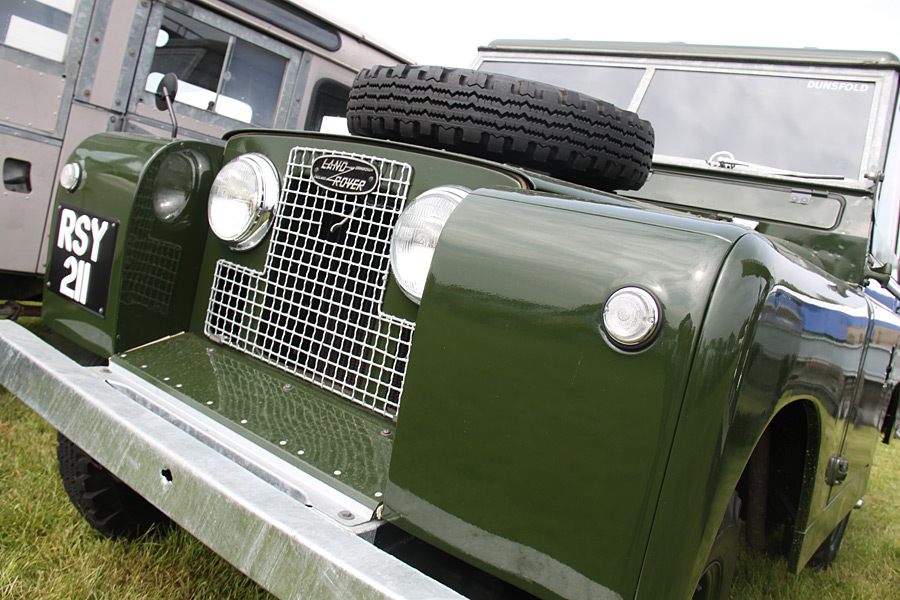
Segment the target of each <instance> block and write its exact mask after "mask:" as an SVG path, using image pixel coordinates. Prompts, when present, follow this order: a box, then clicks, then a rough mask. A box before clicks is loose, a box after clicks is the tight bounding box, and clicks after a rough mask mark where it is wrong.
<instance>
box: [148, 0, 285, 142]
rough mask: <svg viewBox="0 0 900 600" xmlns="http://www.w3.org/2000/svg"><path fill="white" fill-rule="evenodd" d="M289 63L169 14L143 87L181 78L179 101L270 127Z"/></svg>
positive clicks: (212, 28) (217, 31)
mask: <svg viewBox="0 0 900 600" xmlns="http://www.w3.org/2000/svg"><path fill="white" fill-rule="evenodd" d="M287 63H288V60H287V58H285V57H283V56H279V55H278V54H275V53H273V52H270V51H269V50H266V49H264V48H261V47H259V46H257V45H254V44H252V43H250V42H247V41H246V40H243V39H238V38H237V37H235V36H233V35H230V34H229V33H226V32H224V31H221V30H219V29H216V28H215V27H212V26H210V25H207V24H206V23H201V22H200V21H197V20H196V19H193V18H191V17H188V16H186V15H182V14H181V13H178V12H175V11H172V10H169V9H168V8H167V9H166V11H165V14H164V16H163V22H162V25H161V27H160V29H159V33H158V34H157V38H156V48H155V51H154V54H153V61H152V63H151V66H150V75H149V76H148V77H147V82H146V84H145V89H146V90H147V91H149V92H155V91H156V88H157V86H158V85H159V82H160V80H161V79H162V77H163V75H165V74H166V73H169V72H172V73H175V74H176V75H177V76H178V80H179V83H178V95H177V97H176V101H177V102H181V103H183V104H188V105H190V106H193V107H195V108H199V109H201V110H204V111H210V112H214V113H216V114H219V115H222V116H225V117H228V118H230V119H234V120H235V121H240V122H242V123H250V124H253V125H257V126H260V127H271V126H272V125H273V123H274V121H275V114H276V112H277V110H278V99H279V97H280V96H281V88H282V82H283V80H284V75H285V70H286V67H287Z"/></svg>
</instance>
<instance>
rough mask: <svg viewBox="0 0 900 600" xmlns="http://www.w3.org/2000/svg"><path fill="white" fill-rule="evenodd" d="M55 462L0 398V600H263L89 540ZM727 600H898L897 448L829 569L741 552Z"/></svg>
mask: <svg viewBox="0 0 900 600" xmlns="http://www.w3.org/2000/svg"><path fill="white" fill-rule="evenodd" d="M55 452H56V434H55V431H54V430H53V429H52V428H51V427H50V426H49V425H48V424H47V423H46V422H44V421H43V420H42V419H41V418H40V417H38V416H37V415H36V414H35V413H34V412H32V411H31V410H30V409H29V408H28V407H27V406H25V405H24V404H23V403H22V402H20V401H19V400H18V399H17V398H15V397H14V396H12V395H11V394H9V393H8V392H6V391H5V390H3V389H2V388H0V599H4V600H6V599H9V600H12V599H15V600H31V599H34V600H37V599H40V600H70V599H82V598H90V599H92V600H102V599H107V598H108V599H110V600H112V599H115V600H123V599H160V600H163V599H164V600H180V599H184V600H188V599H190V600H204V599H209V600H212V599H216V600H228V599H238V598H240V599H242V600H243V599H261V598H271V596H270V595H269V594H267V593H266V592H265V591H264V590H263V589H261V588H260V587H258V586H257V585H256V584H254V583H253V582H252V581H250V580H249V579H247V578H246V577H244V576H243V575H242V574H241V573H240V572H238V571H237V570H236V569H234V568H233V567H231V566H230V565H229V564H227V563H226V562H225V561H223V560H222V559H220V558H219V557H218V556H216V555H215V554H214V553H213V552H211V551H210V550H209V549H207V548H206V547H205V546H203V545H202V544H201V543H200V542H198V541H197V540H195V539H194V538H192V537H191V536H190V535H188V534H186V533H185V532H184V531H181V530H179V529H177V528H176V529H175V530H174V531H173V532H172V533H170V534H169V535H167V536H165V537H162V538H158V537H157V538H152V537H151V538H144V539H141V540H138V541H134V542H126V541H111V540H108V539H105V538H103V537H101V536H100V535H99V534H96V533H95V532H94V531H93V530H92V529H91V528H90V526H89V525H88V524H87V523H86V522H85V521H84V520H83V519H82V518H81V517H80V516H79V515H78V513H76V511H75V509H74V508H73V507H72V505H71V504H70V503H69V500H68V498H67V497H66V494H65V491H63V488H62V484H61V483H60V480H59V475H58V472H57V470H56V469H57V468H56V454H55ZM732 598H733V599H734V600H782V599H783V600H788V599H790V600H829V599H833V600H838V599H840V600H863V599H865V600H875V599H877V600H896V599H897V598H900V440H897V441H896V442H895V443H894V444H892V445H891V446H890V447H885V446H880V447H879V448H878V453H877V458H876V462H875V466H874V473H873V475H872V482H871V483H870V486H869V493H868V495H867V496H866V505H865V507H864V508H863V509H862V510H859V511H855V512H854V513H853V515H852V516H851V517H850V527H849V528H848V530H847V536H846V537H845V539H844V545H843V547H842V548H841V552H840V554H839V556H838V559H837V561H836V562H835V564H834V565H833V566H832V567H831V568H830V569H828V570H827V571H822V572H816V571H811V570H806V571H804V572H803V573H801V574H800V575H799V576H794V575H790V574H788V573H787V570H786V566H785V561H784V560H783V559H774V558H771V557H768V556H765V555H761V554H753V553H749V552H745V553H744V556H743V560H742V563H741V565H740V566H739V568H738V574H737V580H736V583H735V589H734V591H733V593H732ZM348 600H349V599H348Z"/></svg>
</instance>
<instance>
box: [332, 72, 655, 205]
mask: <svg viewBox="0 0 900 600" xmlns="http://www.w3.org/2000/svg"><path fill="white" fill-rule="evenodd" d="M347 118H348V126H349V129H350V132H351V133H354V134H356V135H362V136H367V137H375V138H382V139H389V140H395V141H399V142H407V143H411V144H418V145H422V146H428V147H432V148H439V149H447V150H453V151H455V152H459V153H462V154H468V155H470V156H477V157H481V158H487V159H490V160H495V161H498V162H506V163H510V164H515V165H518V166H521V167H525V168H530V169H535V170H538V171H543V172H547V173H550V174H551V175H553V176H555V177H559V178H561V179H566V180H568V181H572V182H576V183H581V184H584V185H588V186H591V187H595V188H599V189H603V190H635V189H638V188H640V187H641V186H642V185H643V184H644V182H645V181H646V180H647V177H648V176H649V174H650V164H651V160H652V158H653V141H654V138H653V127H652V126H651V125H650V123H649V122H647V121H644V120H642V119H641V118H639V117H638V116H637V115H636V114H634V113H632V112H628V111H625V110H621V109H618V108H616V107H615V106H613V105H612V104H609V103H608V102H603V101H602V100H597V99H595V98H591V97H590V96H585V95H584V94H580V93H578V92H574V91H571V90H565V89H562V88H558V87H554V86H552V85H548V84H545V83H538V82H534V81H529V80H527V79H518V78H515V77H510V76H507V75H499V74H495V73H486V72H483V71H473V70H470V69H447V68H444V67H413V66H408V65H400V66H395V67H373V68H371V69H363V70H362V71H360V72H359V74H358V75H357V76H356V80H355V81H354V82H353V87H352V88H351V90H350V101H349V104H348V105H347Z"/></svg>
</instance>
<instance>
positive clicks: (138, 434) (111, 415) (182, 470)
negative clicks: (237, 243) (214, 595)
mask: <svg viewBox="0 0 900 600" xmlns="http://www.w3.org/2000/svg"><path fill="white" fill-rule="evenodd" d="M0 384H2V385H3V386H5V387H6V388H7V389H9V390H10V391H11V392H13V393H14V394H16V395H17V396H18V397H19V398H21V399H22V400H23V401H24V402H25V403H26V404H28V405H29V406H30V407H31V408H33V409H34V410H35V411H36V412H37V413H38V414H40V415H41V416H42V417H43V418H45V419H46V420H47V421H48V422H49V423H50V424H51V425H53V426H54V427H56V428H57V429H58V430H59V431H61V432H62V433H63V434H65V435H66V436H67V437H69V439H71V440H72V441H73V442H74V443H75V444H77V445H78V446H80V447H81V448H82V449H84V450H85V452H87V453H88V454H90V455H91V456H92V457H94V458H95V459H96V460H97V461H98V462H100V463H101V464H103V465H104V466H105V467H106V468H107V469H109V470H110V471H112V472H113V473H115V474H116V475H117V476H118V477H119V478H120V479H122V480H123V481H124V482H125V483H127V484H128V485H129V486H131V487H132V488H133V489H134V490H135V491H137V492H138V493H139V494H140V495H141V496H143V497H144V498H146V499H147V500H149V501H150V502H152V503H153V504H154V505H156V506H157V507H159V508H160V509H161V510H162V511H163V512H164V513H166V514H167V515H169V516H170V517H171V518H172V519H173V520H175V521H176V522H177V523H178V524H179V525H181V526H182V527H183V528H184V529H186V530H187V531H189V532H190V533H191V534H192V535H194V536H196V537H197V538H198V539H200V540H201V541H202V542H203V543H204V544H206V545H207V546H209V547H210V548H212V549H213V550H214V551H215V552H217V553H218V554H220V555H221V556H222V557H223V558H225V560H227V561H228V562H230V563H231V564H233V565H234V566H235V567H237V568H238V569H240V570H241V571H243V572H244V573H246V574H247V575H248V576H250V577H251V578H252V579H254V580H255V581H257V582H258V583H259V584H260V585H262V586H263V587H265V588H266V589H268V590H269V591H270V592H272V593H273V594H275V595H276V596H278V597H279V598H311V597H314V598H317V599H318V598H359V599H367V598H398V599H399V598H408V599H416V598H422V599H424V598H428V599H438V598H461V596H459V595H458V594H456V593H455V592H453V591H452V590H450V589H448V588H446V587H444V586H443V585H441V584H440V583H438V582H436V581H434V580H433V579H431V578H430V577H428V576H426V575H423V574H422V573H420V572H419V571H417V570H415V569H413V568H412V567H410V566H408V565H406V564H405V563H403V562H401V561H399V560H397V559H396V558H394V557H392V556H390V555H388V554H387V553H385V552H383V551H382V550H380V549H378V548H376V547H375V546H374V545H373V544H372V543H370V542H369V541H367V540H371V539H373V538H374V530H375V529H376V528H377V526H378V525H379V524H380V522H379V521H377V520H375V519H374V518H372V517H371V516H370V514H371V510H370V509H367V508H366V507H365V506H364V505H362V504H360V503H359V502H357V501H356V500H354V499H352V498H350V497H348V496H346V495H345V494H343V493H341V492H340V491H338V490H335V489H333V488H331V487H329V486H328V485H326V484H324V483H323V482H321V481H319V480H317V479H315V478H314V477H312V476H311V475H309V474H307V473H304V472H301V471H299V469H296V468H294V467H292V466H291V465H289V464H287V463H285V462H284V461H282V460H280V459H278V458H277V457H274V456H272V455H271V454H269V453H267V452H265V451H264V450H262V449H260V448H259V447H256V446H254V445H253V444H252V443H250V442H248V441H247V440H246V439H243V438H241V437H240V436H236V435H235V434H234V432H232V431H230V430H229V429H227V428H225V427H223V426H222V425H221V424H220V423H217V422H216V421H214V420H212V419H210V418H209V417H208V416H205V415H203V414H201V413H200V412H198V411H196V410H194V409H192V408H191V407H189V406H186V405H185V404H184V403H181V402H179V401H178V400H177V399H176V398H174V397H172V396H170V395H169V394H167V393H166V392H163V391H161V390H159V389H156V388H154V387H153V386H150V385H149V384H147V383H146V382H145V381H144V380H142V379H140V378H139V377H136V376H135V375H133V374H131V373H129V372H128V371H126V370H124V369H121V368H117V367H116V366H115V365H111V366H110V367H109V368H106V367H102V368H85V367H80V366H78V365H77V364H76V363H75V362H73V361H72V360H70V359H69V358H67V357H66V356H64V355H63V354H61V353H60V352H58V351H57V350H56V349H54V348H53V347H51V346H50V345H49V344H47V343H46V342H44V341H43V340H41V339H40V338H38V337H37V336H35V335H34V334H32V333H31V332H29V331H28V330H26V329H24V328H23V327H21V326H19V325H17V324H15V323H13V322H10V321H0Z"/></svg>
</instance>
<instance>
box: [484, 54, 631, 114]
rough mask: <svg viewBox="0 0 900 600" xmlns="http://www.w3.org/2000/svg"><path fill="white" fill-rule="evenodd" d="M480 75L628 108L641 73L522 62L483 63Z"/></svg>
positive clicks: (618, 69) (618, 68) (627, 70)
mask: <svg viewBox="0 0 900 600" xmlns="http://www.w3.org/2000/svg"><path fill="white" fill-rule="evenodd" d="M480 70H481V71H490V72H492V73H503V74H504V75H512V76H513V77H519V78H522V79H533V80H535V81H542V82H544V83H549V84H551V85H555V86H557V87H561V88H566V89H569V90H575V91H577V92H583V93H585V94H588V95H589V96H593V97H594V98H599V99H601V100H605V101H607V102H610V103H612V104H615V105H616V106H618V107H619V108H628V106H629V104H631V99H632V98H633V97H634V92H635V90H636V89H637V87H638V84H639V83H640V82H641V77H642V76H643V75H644V69H641V68H635V67H599V66H595V65H566V64H550V63H525V62H485V63H484V64H482V65H481V67H480Z"/></svg>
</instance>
